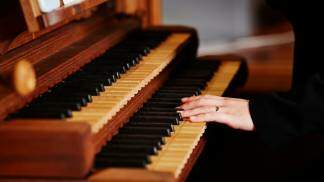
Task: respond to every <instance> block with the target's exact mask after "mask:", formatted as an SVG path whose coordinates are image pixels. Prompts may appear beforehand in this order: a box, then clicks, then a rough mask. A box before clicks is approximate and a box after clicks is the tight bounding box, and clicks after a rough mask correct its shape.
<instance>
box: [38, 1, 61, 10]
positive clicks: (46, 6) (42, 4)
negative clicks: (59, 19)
mask: <svg viewBox="0 0 324 182" xmlns="http://www.w3.org/2000/svg"><path fill="white" fill-rule="evenodd" d="M38 5H39V9H40V10H41V12H43V13H48V12H51V11H53V10H55V9H57V8H59V7H60V5H61V3H60V0H38Z"/></svg>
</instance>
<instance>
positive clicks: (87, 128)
mask: <svg viewBox="0 0 324 182" xmlns="http://www.w3.org/2000/svg"><path fill="white" fill-rule="evenodd" d="M54 1H56V2H54ZM3 3H4V4H3V5H1V8H0V10H1V13H0V27H1V29H0V181H1V180H4V181H5V180H12V181H20V180H36V181H42V180H48V181H56V180H57V181H61V180H62V181H88V180H90V181H131V180H133V181H174V180H177V181H184V180H185V179H186V177H187V176H188V174H189V172H190V169H191V168H192V166H193V165H194V164H195V161H196V159H197V158H198V156H199V154H200V152H201V150H202V149H203V147H204V143H205V141H204V138H203V133H204V130H205V128H206V126H205V124H204V123H190V122H188V121H183V118H181V116H180V115H179V114H178V113H177V112H176V110H175V107H176V106H177V105H178V104H179V103H180V102H179V101H180V98H182V97H184V96H191V95H199V94H214V95H222V94H223V93H224V92H225V91H226V90H228V88H229V87H230V85H232V84H233V83H234V82H235V80H236V79H235V78H236V76H237V75H238V71H239V70H240V69H241V65H242V63H241V59H240V58H238V57H234V56H223V57H218V58H213V59H209V58H208V59H206V60H205V59H201V60H197V59H196V52H197V46H198V38H197V33H196V32H195V30H194V29H192V28H188V27H182V26H156V25H157V24H158V23H159V21H160V20H159V19H160V17H159V14H160V13H159V11H160V9H159V4H160V3H161V2H160V1H158V0H115V1H109V0H81V1H80V0H72V1H68V0H53V2H50V1H44V0H20V1H18V0H13V1H5V2H3ZM47 3H48V4H47ZM51 3H53V4H51Z"/></svg>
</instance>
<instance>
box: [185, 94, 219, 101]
mask: <svg viewBox="0 0 324 182" xmlns="http://www.w3.org/2000/svg"><path fill="white" fill-rule="evenodd" d="M202 98H206V99H207V98H208V99H216V98H221V97H218V96H213V95H199V96H191V97H184V98H182V99H181V101H182V102H183V103H185V102H191V101H194V100H198V99H202Z"/></svg>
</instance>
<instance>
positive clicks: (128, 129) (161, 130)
mask: <svg viewBox="0 0 324 182" xmlns="http://www.w3.org/2000/svg"><path fill="white" fill-rule="evenodd" d="M119 132H120V133H127V134H132V133H133V134H136V133H143V134H153V135H154V134H156V135H162V136H171V130H170V129H168V128H165V127H151V126H150V127H142V126H135V125H133V126H129V125H125V126H124V127H122V128H121V129H120V130H119Z"/></svg>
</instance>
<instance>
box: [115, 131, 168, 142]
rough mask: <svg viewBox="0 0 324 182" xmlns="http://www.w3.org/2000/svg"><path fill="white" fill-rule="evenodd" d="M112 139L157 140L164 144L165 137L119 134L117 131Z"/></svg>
mask: <svg viewBox="0 0 324 182" xmlns="http://www.w3.org/2000/svg"><path fill="white" fill-rule="evenodd" d="M113 139H114V140H115V139H116V140H118V139H128V140H132V139H134V140H152V141H158V142H160V143H161V144H165V139H164V137H163V136H160V135H156V134H155V135H145V134H125V133H124V134H121V133H118V134H117V135H115V136H114V137H113Z"/></svg>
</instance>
